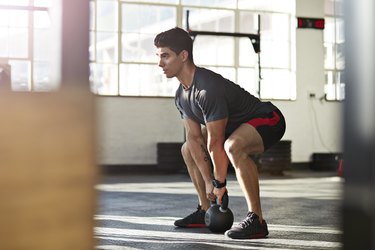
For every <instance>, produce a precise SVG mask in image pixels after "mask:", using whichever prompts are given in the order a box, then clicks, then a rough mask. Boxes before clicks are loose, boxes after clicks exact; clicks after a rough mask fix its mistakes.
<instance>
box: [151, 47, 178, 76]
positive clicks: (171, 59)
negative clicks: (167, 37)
mask: <svg viewBox="0 0 375 250" xmlns="http://www.w3.org/2000/svg"><path fill="white" fill-rule="evenodd" d="M181 54H182V53H180V55H177V54H176V53H175V52H173V51H172V50H171V49H169V48H167V47H160V48H157V50H156V55H157V56H158V57H159V63H158V65H159V67H161V68H162V69H163V72H164V74H165V76H166V77H167V78H172V77H175V76H178V74H179V72H180V70H181V67H182V62H183V60H182V59H183V58H182V56H181Z"/></svg>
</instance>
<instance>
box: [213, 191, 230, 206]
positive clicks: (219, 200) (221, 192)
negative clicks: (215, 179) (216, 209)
mask: <svg viewBox="0 0 375 250" xmlns="http://www.w3.org/2000/svg"><path fill="white" fill-rule="evenodd" d="M225 192H228V190H227V188H226V187H223V188H214V195H215V196H216V197H217V200H216V203H217V204H218V205H221V202H222V199H223V196H224V194H225Z"/></svg>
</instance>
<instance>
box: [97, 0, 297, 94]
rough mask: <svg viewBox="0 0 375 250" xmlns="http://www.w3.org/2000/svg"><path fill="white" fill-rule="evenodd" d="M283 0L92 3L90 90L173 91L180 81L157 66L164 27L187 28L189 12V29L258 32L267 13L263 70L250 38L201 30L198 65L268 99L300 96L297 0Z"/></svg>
mask: <svg viewBox="0 0 375 250" xmlns="http://www.w3.org/2000/svg"><path fill="white" fill-rule="evenodd" d="M278 2H279V1H275V0H267V1H266V0H265V1H255V0H238V1H233V0H224V1H222V0H221V1H218V0H209V1H203V0H199V1H198V0H134V1H130V0H122V1H120V0H95V1H94V0H91V2H90V3H91V13H92V19H91V27H90V32H91V46H90V59H91V64H90V68H91V77H90V79H91V89H92V91H93V92H94V93H97V94H100V95H115V96H118V95H120V96H174V93H175V90H176V88H177V86H178V84H179V83H178V82H177V80H176V79H166V78H165V76H164V75H163V74H162V72H161V70H160V69H159V68H158V66H157V57H156V56H155V48H154V45H153V39H154V37H155V35H156V34H157V33H159V32H161V31H164V30H167V29H170V28H173V27H176V26H179V27H183V28H184V27H186V11H187V10H189V13H190V15H189V25H190V28H191V29H193V30H198V31H199V30H204V31H216V32H219V31H221V32H231V33H232V32H241V33H251V34H256V33H257V31H258V25H259V19H258V16H260V30H261V51H262V52H261V54H260V64H261V72H259V70H258V63H259V57H258V54H256V53H255V52H254V49H253V47H252V44H251V42H250V39H248V38H234V37H217V36H200V35H198V36H197V37H196V39H195V41H194V58H195V62H196V63H197V65H200V66H203V67H207V68H210V69H213V70H215V71H217V72H218V73H220V74H222V75H223V76H224V77H227V78H229V79H230V80H233V81H235V82H237V83H238V84H240V85H241V86H242V87H243V88H245V89H247V90H248V91H250V92H251V93H252V94H254V95H257V96H260V97H261V98H267V99H286V100H291V99H295V98H296V87H295V70H294V69H295V67H294V58H295V52H294V50H295V49H294V48H295V45H294V44H293V42H292V41H294V29H293V28H292V27H293V23H292V21H291V20H292V19H293V18H292V15H293V11H294V9H295V7H294V1H293V0H285V1H283V4H278ZM266 7H267V8H266ZM276 45H277V46H276ZM280 46H281V47H282V49H280ZM276 48H277V49H276ZM260 74H261V78H260V77H259V75H260Z"/></svg>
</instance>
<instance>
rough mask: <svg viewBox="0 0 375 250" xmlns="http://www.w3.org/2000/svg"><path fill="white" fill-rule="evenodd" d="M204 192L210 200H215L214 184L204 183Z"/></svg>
mask: <svg viewBox="0 0 375 250" xmlns="http://www.w3.org/2000/svg"><path fill="white" fill-rule="evenodd" d="M206 193H207V199H208V200H210V201H215V200H216V196H215V194H214V186H213V185H212V182H209V183H206Z"/></svg>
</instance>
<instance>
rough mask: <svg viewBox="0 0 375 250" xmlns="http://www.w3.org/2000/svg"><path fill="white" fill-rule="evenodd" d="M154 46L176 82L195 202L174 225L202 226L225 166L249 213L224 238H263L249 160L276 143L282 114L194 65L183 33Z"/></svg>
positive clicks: (219, 192) (167, 35)
mask: <svg viewBox="0 0 375 250" xmlns="http://www.w3.org/2000/svg"><path fill="white" fill-rule="evenodd" d="M154 44H155V46H156V48H157V50H156V54H157V56H158V57H159V66H160V67H161V68H162V70H163V72H164V74H165V75H166V77H167V78H172V77H176V78H177V79H178V80H179V82H180V86H179V87H178V89H177V91H176V96H175V103H176V106H177V109H178V110H179V111H180V113H181V117H182V120H183V123H184V126H185V131H186V142H185V143H184V144H183V146H182V148H181V152H182V156H183V158H184V161H185V164H186V166H187V169H188V172H189V175H190V177H191V180H192V182H193V184H194V186H195V188H196V190H197V193H198V199H199V205H198V209H197V210H196V211H195V212H193V213H192V214H190V215H188V216H186V217H185V218H183V219H180V220H176V221H175V223H174V224H175V226H177V227H205V226H206V225H205V221H204V217H205V211H206V210H207V209H208V208H209V207H210V201H213V200H215V199H216V197H217V200H218V204H220V203H221V199H222V197H223V195H224V193H225V192H226V191H227V188H226V177H227V168H228V163H229V161H230V163H231V164H232V166H233V167H234V169H235V173H236V177H237V180H238V182H239V184H240V186H241V189H242V191H243V193H244V195H245V198H246V202H247V206H248V211H249V212H248V214H247V216H246V218H245V219H244V220H243V221H242V222H241V223H239V225H236V226H233V227H232V228H231V229H229V230H228V231H226V232H225V235H226V236H227V237H230V238H233V239H253V238H264V237H266V236H267V235H268V229H267V224H266V221H265V220H264V219H263V215H262V210H261V203H260V197H259V179H258V171H257V166H256V165H255V163H254V161H253V160H252V159H251V158H250V155H251V154H259V153H262V152H264V150H267V149H268V148H269V147H270V146H272V145H273V144H275V143H276V142H278V141H279V140H280V139H281V138H282V136H283V135H284V132H285V120H284V117H283V115H282V113H281V112H280V111H279V110H278V109H277V108H276V107H275V106H274V105H273V104H272V103H270V102H261V101H260V100H259V99H258V98H256V97H255V96H253V95H251V94H250V93H248V92H247V91H245V90H244V89H242V88H241V87H240V86H239V85H237V84H235V83H233V82H231V81H229V80H228V79H225V78H223V77H222V76H221V75H219V74H216V73H214V72H212V71H210V70H208V69H205V68H201V67H198V66H196V65H195V64H194V60H193V41H192V39H191V37H190V36H189V34H188V33H187V32H186V31H185V30H183V29H181V28H173V29H170V30H167V31H165V32H162V33H160V34H158V35H157V36H156V37H155V39H154ZM201 125H203V126H201ZM211 162H212V165H213V173H212V168H211Z"/></svg>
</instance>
